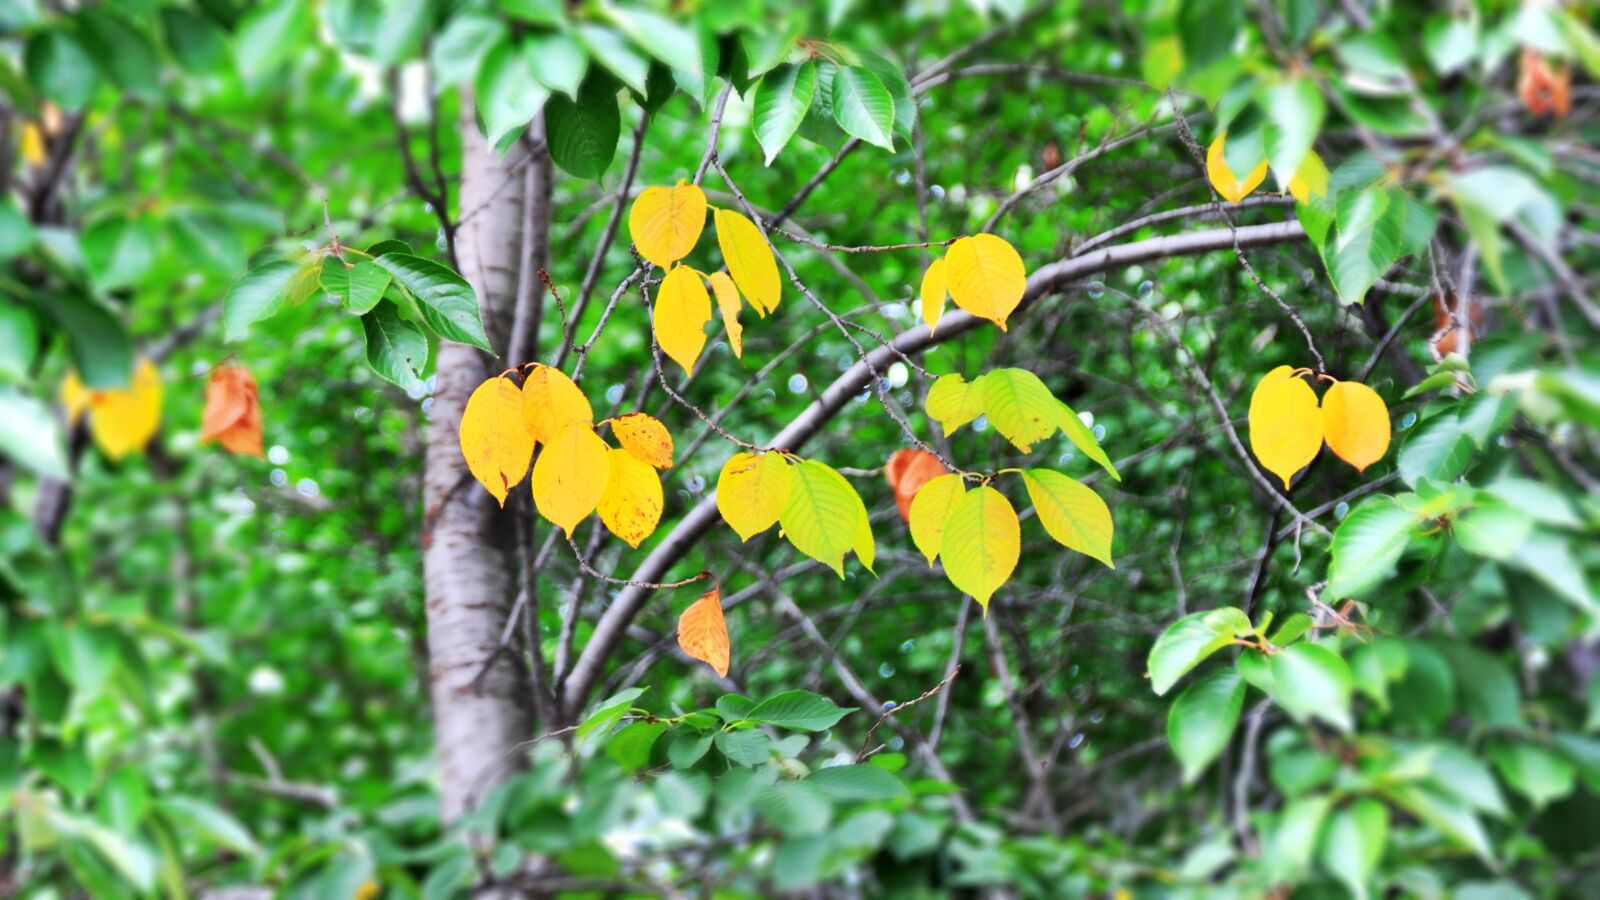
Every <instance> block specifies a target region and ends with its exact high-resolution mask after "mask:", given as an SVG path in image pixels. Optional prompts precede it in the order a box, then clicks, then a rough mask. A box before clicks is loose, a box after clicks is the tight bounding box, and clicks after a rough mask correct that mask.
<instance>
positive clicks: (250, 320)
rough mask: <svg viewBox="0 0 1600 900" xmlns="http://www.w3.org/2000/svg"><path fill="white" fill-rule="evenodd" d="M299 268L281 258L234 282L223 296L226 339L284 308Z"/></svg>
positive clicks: (241, 335) (235, 337)
mask: <svg viewBox="0 0 1600 900" xmlns="http://www.w3.org/2000/svg"><path fill="white" fill-rule="evenodd" d="M299 271H300V267H299V266H297V265H296V264H294V263H292V262H289V261H287V260H279V261H276V262H270V263H267V264H266V265H264V266H257V267H256V268H254V269H251V270H250V271H248V272H246V273H244V276H243V277H242V278H240V279H239V280H238V281H236V282H234V284H233V287H232V288H231V289H230V290H229V291H228V295H227V296H226V297H224V298H223V299H222V323H223V331H224V333H225V335H226V337H227V340H230V341H237V340H240V339H242V338H243V337H244V336H245V332H246V331H247V330H248V329H249V328H250V326H251V325H253V324H255V323H256V322H259V321H261V320H262V319H267V318H271V317H272V316H274V315H277V313H278V311H279V310H281V309H282V308H283V304H284V291H285V290H287V289H288V287H289V282H290V281H291V280H293V279H294V277H295V275H296V274H298V273H299ZM123 377H127V376H126V375H124V376H123Z"/></svg>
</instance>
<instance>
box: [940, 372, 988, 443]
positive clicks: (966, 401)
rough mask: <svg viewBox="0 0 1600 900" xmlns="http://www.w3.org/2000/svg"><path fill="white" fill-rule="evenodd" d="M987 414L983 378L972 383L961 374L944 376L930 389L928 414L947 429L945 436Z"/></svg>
mask: <svg viewBox="0 0 1600 900" xmlns="http://www.w3.org/2000/svg"><path fill="white" fill-rule="evenodd" d="M981 415H983V379H981V378H980V379H978V380H977V381H974V382H972V383H971V384H968V383H967V380H966V379H965V378H962V377H961V376H960V375H958V374H950V375H941V376H939V378H938V380H936V381H934V383H933V386H932V387H930V388H928V416H929V417H930V418H932V419H933V420H934V421H935V422H938V423H939V427H940V428H942V429H943V430H944V434H945V437H949V436H950V435H952V434H954V433H955V431H956V429H958V428H960V427H961V426H963V425H965V424H967V423H968V422H971V421H973V420H974V419H976V418H978V417H979V416H981Z"/></svg>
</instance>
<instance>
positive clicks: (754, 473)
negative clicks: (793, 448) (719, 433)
mask: <svg viewBox="0 0 1600 900" xmlns="http://www.w3.org/2000/svg"><path fill="white" fill-rule="evenodd" d="M790 468H791V467H790V465H789V461H788V460H786V459H784V458H783V456H782V455H781V454H777V453H735V454H734V455H733V457H732V458H730V459H729V460H728V461H727V463H725V464H724V465H723V466H722V472H721V474H719V475H718V476H717V510H718V511H719V512H721V513H722V518H723V521H725V522H727V523H728V527H730V528H732V529H733V530H734V531H735V532H736V533H737V534H738V535H739V540H741V541H748V540H750V538H752V537H754V536H755V535H758V534H760V533H761V532H763V531H766V530H767V529H768V528H771V527H772V526H773V525H775V524H777V522H778V517H779V516H780V515H782V514H783V509H784V506H785V505H787V504H788V502H789V484H790V481H791V479H792V475H791V472H790Z"/></svg>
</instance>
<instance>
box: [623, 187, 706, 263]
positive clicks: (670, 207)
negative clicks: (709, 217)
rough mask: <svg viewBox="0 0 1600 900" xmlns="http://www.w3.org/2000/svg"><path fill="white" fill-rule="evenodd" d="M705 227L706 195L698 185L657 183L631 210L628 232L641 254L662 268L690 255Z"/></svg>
mask: <svg viewBox="0 0 1600 900" xmlns="http://www.w3.org/2000/svg"><path fill="white" fill-rule="evenodd" d="M705 227H706V195H705V192H704V191H702V190H700V188H699V187H698V186H697V185H693V184H688V183H686V182H683V181H679V182H678V184H677V186H675V187H662V186H660V185H655V186H652V187H647V188H645V189H644V190H643V191H642V192H640V194H639V197H638V199H636V200H634V201H633V208H632V209H630V210H628V235H629V237H630V238H632V240H633V245H634V246H635V247H638V248H639V254H640V255H641V256H643V257H644V258H645V259H648V260H650V261H651V262H653V263H655V264H656V265H658V266H660V267H661V268H663V269H665V268H669V267H671V265H672V264H673V263H675V262H677V261H678V260H680V259H683V258H684V257H685V256H688V255H689V251H691V250H693V249H694V245H695V243H696V242H698V241H699V240H700V232H701V231H703V230H704V229H705Z"/></svg>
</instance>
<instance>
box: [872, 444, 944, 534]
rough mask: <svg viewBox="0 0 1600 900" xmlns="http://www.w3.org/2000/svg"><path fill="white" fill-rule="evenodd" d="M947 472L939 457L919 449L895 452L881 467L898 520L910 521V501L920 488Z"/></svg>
mask: <svg viewBox="0 0 1600 900" xmlns="http://www.w3.org/2000/svg"><path fill="white" fill-rule="evenodd" d="M946 471H947V470H946V469H945V467H944V463H942V462H940V461H939V457H937V456H934V455H933V454H932V453H929V452H928V451H926V450H922V449H919V448H911V447H908V448H905V449H902V450H896V451H895V452H894V455H893V456H890V457H889V462H888V463H886V464H885V465H884V467H883V475H884V477H885V478H886V479H888V481H889V487H890V488H891V489H892V490H893V491H894V504H895V506H896V507H897V508H898V509H899V510H900V518H902V519H904V520H906V521H907V522H910V521H911V501H912V499H913V498H915V497H916V496H917V492H918V491H920V490H922V486H923V485H925V484H927V483H928V482H930V481H932V480H933V479H935V478H938V477H939V476H940V475H943V474H945V472H946Z"/></svg>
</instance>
